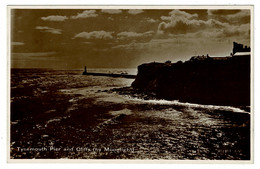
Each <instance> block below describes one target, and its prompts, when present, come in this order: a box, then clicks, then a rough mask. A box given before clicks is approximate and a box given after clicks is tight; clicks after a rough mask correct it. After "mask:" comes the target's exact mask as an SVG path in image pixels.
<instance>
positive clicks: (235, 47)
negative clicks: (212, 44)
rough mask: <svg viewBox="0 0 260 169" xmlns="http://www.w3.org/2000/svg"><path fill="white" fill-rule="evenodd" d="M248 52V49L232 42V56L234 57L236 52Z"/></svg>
mask: <svg viewBox="0 0 260 169" xmlns="http://www.w3.org/2000/svg"><path fill="white" fill-rule="evenodd" d="M250 51H251V49H250V47H248V46H244V45H243V44H239V43H236V42H233V55H235V54H236V53H237V52H250Z"/></svg>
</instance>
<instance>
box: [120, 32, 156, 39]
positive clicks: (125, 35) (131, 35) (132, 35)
mask: <svg viewBox="0 0 260 169" xmlns="http://www.w3.org/2000/svg"><path fill="white" fill-rule="evenodd" d="M153 34H154V31H148V32H144V33H137V32H120V33H118V34H117V37H118V39H121V40H122V39H126V38H140V37H149V36H152V35H153Z"/></svg>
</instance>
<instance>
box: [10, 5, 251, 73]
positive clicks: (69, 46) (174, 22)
mask: <svg viewBox="0 0 260 169" xmlns="http://www.w3.org/2000/svg"><path fill="white" fill-rule="evenodd" d="M10 17H11V31H10V33H11V43H10V44H11V67H12V68H52V69H80V68H83V67H84V66H85V65H86V66H87V67H89V68H90V67H91V68H136V67H137V66H138V65H140V64H142V63H146V62H153V61H160V62H165V61H167V60H171V61H172V62H176V61H179V60H182V61H185V60H188V59H189V58H190V57H191V56H194V55H207V54H209V55H210V56H227V55H229V54H230V52H231V50H232V42H233V41H236V42H239V43H243V44H245V45H250V10H237V9H236V10H232V9H228V10H220V9H218V10H216V9H214V10H213V9H212V10H207V9H189V10H188V9H187V10H184V9H170V10H168V9H144V10H141V9H130V10H128V9H123V10H120V9H12V10H11V16H10Z"/></svg>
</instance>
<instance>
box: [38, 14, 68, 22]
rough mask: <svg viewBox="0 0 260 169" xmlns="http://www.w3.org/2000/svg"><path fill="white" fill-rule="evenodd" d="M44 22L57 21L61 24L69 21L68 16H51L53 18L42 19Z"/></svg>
mask: <svg viewBox="0 0 260 169" xmlns="http://www.w3.org/2000/svg"><path fill="white" fill-rule="evenodd" d="M41 19H42V20H44V21H57V22H61V21H65V20H66V19H68V17H67V16H60V15H51V16H47V17H41Z"/></svg>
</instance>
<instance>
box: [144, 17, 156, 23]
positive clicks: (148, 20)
mask: <svg viewBox="0 0 260 169" xmlns="http://www.w3.org/2000/svg"><path fill="white" fill-rule="evenodd" d="M146 21H147V22H149V23H155V22H158V20H155V19H153V18H147V19H146Z"/></svg>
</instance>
